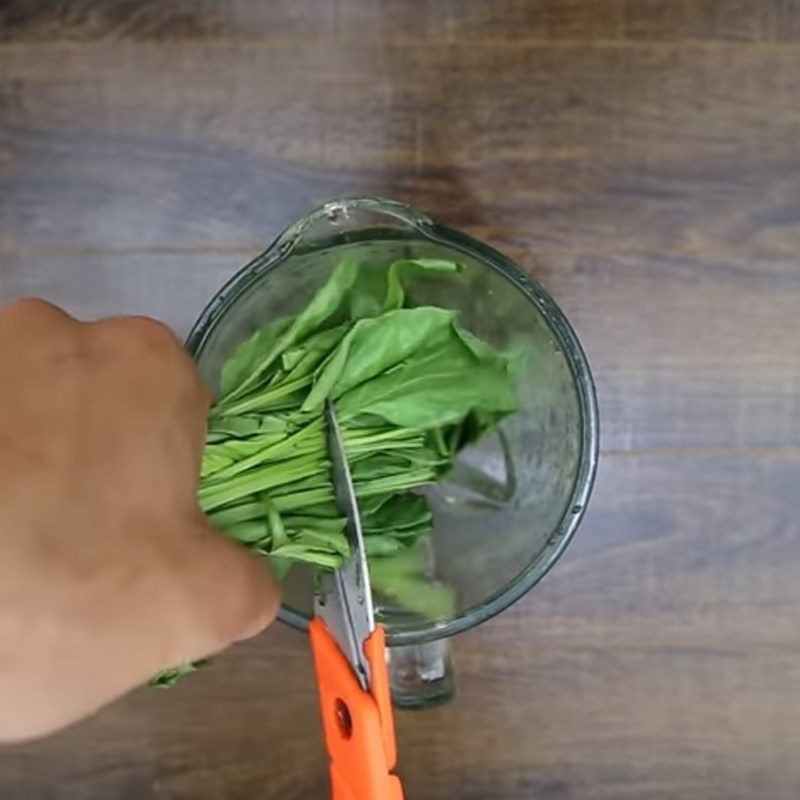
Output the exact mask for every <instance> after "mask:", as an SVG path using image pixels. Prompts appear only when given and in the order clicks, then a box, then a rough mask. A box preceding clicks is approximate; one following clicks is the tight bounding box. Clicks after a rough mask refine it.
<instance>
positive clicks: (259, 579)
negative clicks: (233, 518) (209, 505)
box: [164, 520, 280, 666]
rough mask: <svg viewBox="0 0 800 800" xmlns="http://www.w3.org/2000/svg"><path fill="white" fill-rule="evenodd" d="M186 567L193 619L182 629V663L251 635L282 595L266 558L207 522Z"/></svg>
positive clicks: (273, 611)
mask: <svg viewBox="0 0 800 800" xmlns="http://www.w3.org/2000/svg"><path fill="white" fill-rule="evenodd" d="M186 567H187V571H186V576H185V580H186V586H187V590H188V593H189V596H190V597H191V598H192V600H191V609H190V610H189V615H190V617H191V620H190V621H189V622H188V623H187V625H186V627H185V628H184V631H185V632H186V633H187V636H186V639H185V641H184V642H183V643H182V646H181V648H180V653H179V656H180V659H181V660H183V661H186V660H193V659H196V658H202V657H204V656H207V655H210V654H212V653H215V652H218V651H219V650H222V649H224V648H225V647H227V646H228V645H230V644H232V643H233V642H236V641H240V640H242V639H248V638H250V637H252V636H255V635H256V634H258V633H260V632H261V631H262V630H264V628H266V627H267V625H269V624H270V623H271V622H272V621H273V620H274V619H275V616H276V614H277V612H278V606H279V604H280V591H279V588H278V583H277V581H276V580H275V577H274V576H273V574H272V571H271V569H270V566H269V563H268V562H267V560H266V559H265V558H264V557H263V556H259V555H257V554H255V553H252V552H250V551H248V550H247V549H245V548H244V547H243V546H241V545H239V544H237V543H236V542H233V541H231V540H229V539H225V538H224V537H223V536H221V535H220V534H218V533H216V532H215V531H213V530H212V529H211V528H210V527H209V526H208V525H207V523H206V522H205V520H203V521H202V522H199V523H198V525H197V531H196V536H195V537H194V538H193V544H192V546H191V556H190V561H189V563H188V564H187V565H186ZM164 666H174V664H167V665H164Z"/></svg>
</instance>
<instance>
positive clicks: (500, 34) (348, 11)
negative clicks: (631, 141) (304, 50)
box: [0, 0, 800, 42]
mask: <svg viewBox="0 0 800 800" xmlns="http://www.w3.org/2000/svg"><path fill="white" fill-rule="evenodd" d="M798 12H800V4H798V3H797V2H796V0H606V1H605V2H603V3H602V4H598V3H596V2H593V0H538V1H537V2H529V0H495V2H491V3H487V2H483V0H437V1H436V2H419V0H379V1H376V2H370V3H364V2H360V0H339V2H337V3H328V2H325V0H273V2H269V3H263V2H260V0H222V1H221V2H209V1H208V0H197V1H196V0H172V1H171V2H164V1H163V0H112V1H111V2H110V1H109V0H57V1H56V2H53V0H6V2H5V3H4V4H3V6H2V7H0V40H5V41H15V42H19V41H52V40H54V39H56V40H71V41H94V40H98V39H115V40H119V39H136V40H138V41H142V40H153V39H157V40H162V41H163V40H178V39H180V40H185V39H205V38H215V37H236V38H248V39H252V38H258V37H264V36H266V37H273V36H275V35H276V34H280V35H290V36H314V35H319V34H329V35H334V36H337V37H338V36H342V35H359V36H360V35H364V34H367V35H371V34H372V33H374V32H375V31H376V30H379V31H381V32H382V33H384V34H390V35H392V36H393V37H395V38H402V39H408V38H409V37H411V38H418V37H420V36H423V37H424V36H426V35H429V34H430V32H431V31H432V30H433V31H436V30H437V29H442V28H443V29H445V30H446V31H447V33H448V39H449V40H451V41H452V40H456V39H478V40H482V41H485V40H486V39H490V38H499V39H509V38H511V39H515V40H533V39H546V40H547V41H551V42H552V41H555V42H562V41H590V42H591V41H597V40H608V41H624V42H629V41H640V40H646V41H686V40H698V41H706V42H708V41H711V42H716V41H723V42H725V41H743V42H770V41H795V40H797V38H798V35H800V26H798V23H797V16H798Z"/></svg>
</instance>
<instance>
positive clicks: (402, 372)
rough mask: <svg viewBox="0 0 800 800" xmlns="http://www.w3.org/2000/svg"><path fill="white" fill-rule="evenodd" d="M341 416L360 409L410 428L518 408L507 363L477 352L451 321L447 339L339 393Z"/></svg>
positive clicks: (356, 413) (354, 415) (352, 414)
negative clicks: (470, 415)
mask: <svg viewBox="0 0 800 800" xmlns="http://www.w3.org/2000/svg"><path fill="white" fill-rule="evenodd" d="M337 408H338V411H339V414H340V417H341V418H342V420H344V421H347V420H350V419H354V418H357V417H358V416H359V415H362V414H369V415H370V416H377V417H380V418H382V419H383V420H385V421H386V422H388V423H391V424H394V425H398V426H401V427H407V428H434V427H439V426H443V425H452V424H455V423H458V422H459V421H461V420H463V419H464V417H466V416H467V415H468V414H470V413H471V412H473V411H476V410H480V411H483V412H491V413H493V414H495V415H497V416H498V417H499V416H502V415H505V414H508V413H511V412H512V411H514V410H515V408H516V398H515V396H514V387H513V382H512V379H511V376H510V374H509V369H508V363H507V362H506V361H505V360H504V359H502V358H500V357H498V356H497V354H496V353H495V352H494V351H492V352H491V356H490V355H488V354H487V353H485V352H476V348H475V347H474V346H473V342H471V341H465V340H464V338H462V336H461V335H460V333H459V332H457V331H456V329H455V328H454V327H453V326H451V327H450V333H449V336H448V337H447V339H446V340H445V341H444V342H440V341H439V340H436V341H433V342H431V344H430V345H429V346H427V347H426V348H425V349H421V350H418V351H417V352H416V353H415V355H414V358H409V359H408V360H406V361H404V362H402V363H400V364H399V365H397V366H396V367H395V368H393V369H391V370H389V371H387V372H384V373H383V374H381V375H378V376H376V377H375V378H373V379H372V380H370V381H368V382H365V383H362V384H360V385H358V386H355V387H354V388H353V389H351V390H349V391H348V392H345V393H344V394H343V395H342V397H341V398H340V400H339V402H338V404H337Z"/></svg>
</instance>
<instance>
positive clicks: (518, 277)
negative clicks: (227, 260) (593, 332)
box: [187, 198, 598, 707]
mask: <svg viewBox="0 0 800 800" xmlns="http://www.w3.org/2000/svg"><path fill="white" fill-rule="evenodd" d="M345 257H346V258H349V259H353V260H356V261H358V262H361V263H364V264H366V265H375V266H380V267H383V266H387V265H388V264H390V263H391V262H393V261H396V260H398V259H405V258H419V257H427V258H443V259H450V260H453V261H458V262H459V263H460V264H461V265H462V266H463V270H462V272H461V273H459V274H458V275H457V276H453V275H430V276H420V277H419V278H417V279H416V280H415V282H414V281H412V282H410V283H409V287H408V288H409V294H410V295H412V296H413V297H414V299H415V301H416V302H418V303H425V302H427V303H430V304H433V305H438V306H442V307H445V308H450V309H453V310H455V311H456V312H457V314H458V318H459V322H460V324H462V325H463V326H464V327H465V328H467V329H468V330H470V331H472V332H473V333H474V334H476V335H477V336H479V337H480V338H482V339H484V340H486V341H487V342H489V343H490V344H492V345H494V346H496V347H499V348H505V347H508V346H510V345H516V346H520V345H522V346H523V347H524V348H525V350H526V351H527V352H528V358H527V361H526V367H525V371H524V374H523V376H522V378H521V380H520V381H519V383H518V386H517V393H518V405H519V410H518V411H517V412H516V413H515V414H513V415H512V416H510V417H508V418H507V419H505V420H504V421H503V422H502V423H501V425H500V427H499V429H498V430H497V432H496V433H494V434H492V435H490V436H488V437H485V438H484V439H482V440H481V441H479V442H478V443H477V444H475V445H471V446H470V447H468V448H466V449H465V450H464V451H462V452H461V453H460V454H459V457H458V459H457V461H456V465H455V468H454V469H453V471H452V472H451V473H450V475H449V476H448V477H447V479H446V480H445V481H444V482H442V483H440V484H438V485H437V486H436V487H435V488H434V489H433V490H432V492H431V493H430V495H429V499H430V501H431V504H432V507H433V511H434V519H435V526H434V532H433V534H432V536H431V537H430V539H429V543H428V545H427V548H428V553H427V555H428V558H429V560H428V567H429V569H428V572H429V578H430V580H431V581H432V582H439V583H441V584H443V585H445V586H448V587H450V588H451V589H452V590H453V591H454V592H455V596H456V610H455V613H454V614H453V616H452V617H451V618H449V619H445V620H440V621H437V622H430V621H426V620H424V619H422V618H421V617H419V616H416V615H413V614H409V613H407V612H404V611H403V610H402V609H398V608H391V607H387V606H379V607H378V613H379V616H380V619H381V621H382V622H383V624H384V625H385V626H386V631H387V637H388V643H389V645H390V650H389V652H390V671H391V679H392V691H393V697H394V701H395V703H396V704H397V705H399V706H404V707H425V706H429V705H432V704H435V703H437V702H441V701H442V700H445V699H447V698H448V697H449V696H450V695H451V694H452V692H453V677H452V669H451V665H450V656H449V649H448V646H447V642H445V641H444V640H445V639H446V637H448V636H451V635H452V634H454V633H458V632H459V631H463V630H466V629H467V628H471V627H472V626H474V625H477V624H478V623H480V622H483V621H484V620H486V619H488V618H489V617H491V616H493V615H494V614H497V613H498V612H500V611H502V610H503V609H504V608H506V607H507V606H509V605H510V604H511V603H513V602H514V601H515V600H517V599H518V598H519V597H521V596H522V595H523V594H524V593H525V592H527V591H528V590H529V589H530V588H531V587H532V586H534V585H535V584H536V583H537V582H538V581H539V580H540V579H541V578H542V576H543V575H544V574H545V573H546V572H547V571H548V569H550V567H551V566H552V565H553V564H554V563H555V561H556V560H557V559H558V557H559V556H560V555H561V553H562V552H563V551H564V548H565V547H566V546H567V544H568V543H569V541H570V539H571V537H572V535H573V534H574V532H575V530H576V529H577V527H578V523H579V521H580V519H581V516H582V514H583V511H584V508H585V507H586V502H587V500H588V498H589V494H590V492H591V488H592V482H593V479H594V473H595V467H596V462H597V441H598V431H597V407H596V400H595V394H594V386H593V383H592V377H591V373H590V371H589V367H588V364H587V362H586V358H585V356H584V354H583V352H582V350H581V347H580V345H579V343H578V340H577V338H576V337H575V334H574V333H573V331H572V329H571V328H570V326H569V324H568V322H567V320H566V319H565V318H564V316H563V314H562V313H561V311H560V310H559V309H558V307H557V306H556V305H555V303H554V302H553V301H552V299H551V298H550V297H549V296H548V294H547V293H546V292H545V291H544V290H543V289H542V287H541V286H539V285H538V284H537V283H536V282H535V281H533V280H532V279H531V278H530V277H528V276H527V275H526V274H525V273H523V272H522V271H521V270H520V269H519V268H518V267H516V266H515V265H514V264H512V263H511V262H510V261H509V260H508V259H506V258H504V257H503V256H502V255H501V254H500V253H498V252H496V251H495V250H493V249H491V248H490V247H488V246H486V245H485V244H481V243H480V242H477V241H475V240H473V239H471V238H469V237H467V236H465V235H464V234H462V233H459V232H456V231H453V230H449V229H448V228H445V227H443V226H441V225H439V224H438V223H435V222H433V221H432V220H431V219H429V218H428V217H426V216H425V215H424V214H421V213H420V212H418V211H415V210H414V209H412V208H409V207H408V206H405V205H402V204H400V203H396V202H391V201H387V200H379V199H373V198H354V199H345V200H334V201H332V202H329V203H326V204H325V205H324V206H323V207H322V208H319V209H317V210H316V211H313V212H312V213H311V214H309V215H308V216H306V217H304V218H303V219H301V220H299V221H298V222H296V223H295V224H294V225H292V226H290V227H289V228H288V229H287V230H286V231H285V232H284V233H283V234H281V236H279V237H278V239H277V240H276V241H275V242H274V243H273V244H272V246H271V247H269V248H268V249H267V250H266V251H265V252H264V253H262V254H261V255H260V256H258V257H257V258H255V259H254V260H253V261H251V262H250V263H249V264H247V265H246V266H245V267H244V268H243V269H241V270H240V271H239V272H238V273H237V274H236V275H235V276H234V277H233V278H232V279H231V280H230V281H228V283H227V284H226V285H225V286H224V287H222V289H220V291H219V292H218V293H217V295H216V296H215V297H214V298H213V299H212V300H211V302H210V303H209V304H208V306H207V307H206V309H205V311H204V312H203V313H202V315H201V316H200V318H199V319H198V320H197V322H196V323H195V325H194V327H193V329H192V331H191V333H190V334H189V338H188V340H187V346H188V349H189V351H190V352H191V354H192V355H193V356H194V358H195V359H196V361H197V363H198V366H199V369H200V372H201V373H202V375H203V376H204V378H205V379H206V380H207V381H208V383H209V385H210V386H211V387H212V388H215V387H216V386H217V383H218V379H219V373H220V370H221V367H222V364H223V363H224V362H225V360H226V358H227V357H228V356H229V355H230V354H231V352H232V351H233V349H234V348H235V347H236V345H237V344H238V343H239V342H241V341H242V340H243V339H245V338H247V337H248V336H250V335H251V334H252V333H253V332H254V331H256V330H257V329H259V328H261V327H262V326H264V325H265V324H266V323H268V322H270V321H274V320H275V319H277V318H280V317H284V316H286V315H289V314H294V313H297V312H298V311H299V310H301V309H302V308H303V307H304V306H305V305H306V304H307V303H308V301H309V300H310V298H311V297H312V295H313V294H314V293H315V292H316V290H317V289H319V287H320V286H322V285H323V284H324V283H325V281H326V280H327V279H328V277H329V276H330V273H331V270H332V269H333V268H334V267H335V266H336V265H337V264H338V263H339V262H340V261H341V260H342V259H343V258H345ZM311 601H312V579H311V575H310V572H309V571H304V570H302V569H298V570H295V571H293V572H292V573H290V576H289V578H288V579H287V582H286V584H285V586H284V600H283V607H282V609H281V612H280V618H281V619H282V620H283V621H284V622H287V623H289V624H290V625H292V626H295V627H297V628H305V627H306V626H307V624H308V620H309V615H310V613H311V608H312V602H311Z"/></svg>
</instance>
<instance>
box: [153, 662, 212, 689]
mask: <svg viewBox="0 0 800 800" xmlns="http://www.w3.org/2000/svg"><path fill="white" fill-rule="evenodd" d="M210 663H211V662H210V661H209V660H208V659H200V660H199V661H189V662H186V663H184V664H181V665H180V666H178V667H171V668H170V669H163V670H161V672H157V673H156V674H155V675H153V677H152V678H150V680H149V681H148V686H152V687H154V688H157V689H169V688H170V687H172V686H174V685H175V684H176V683H177V681H178V680H180V679H181V678H182V677H184V675H191V673H193V672H197V670H199V669H202V668H203V667H205V666H207V665H208V664H210Z"/></svg>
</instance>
